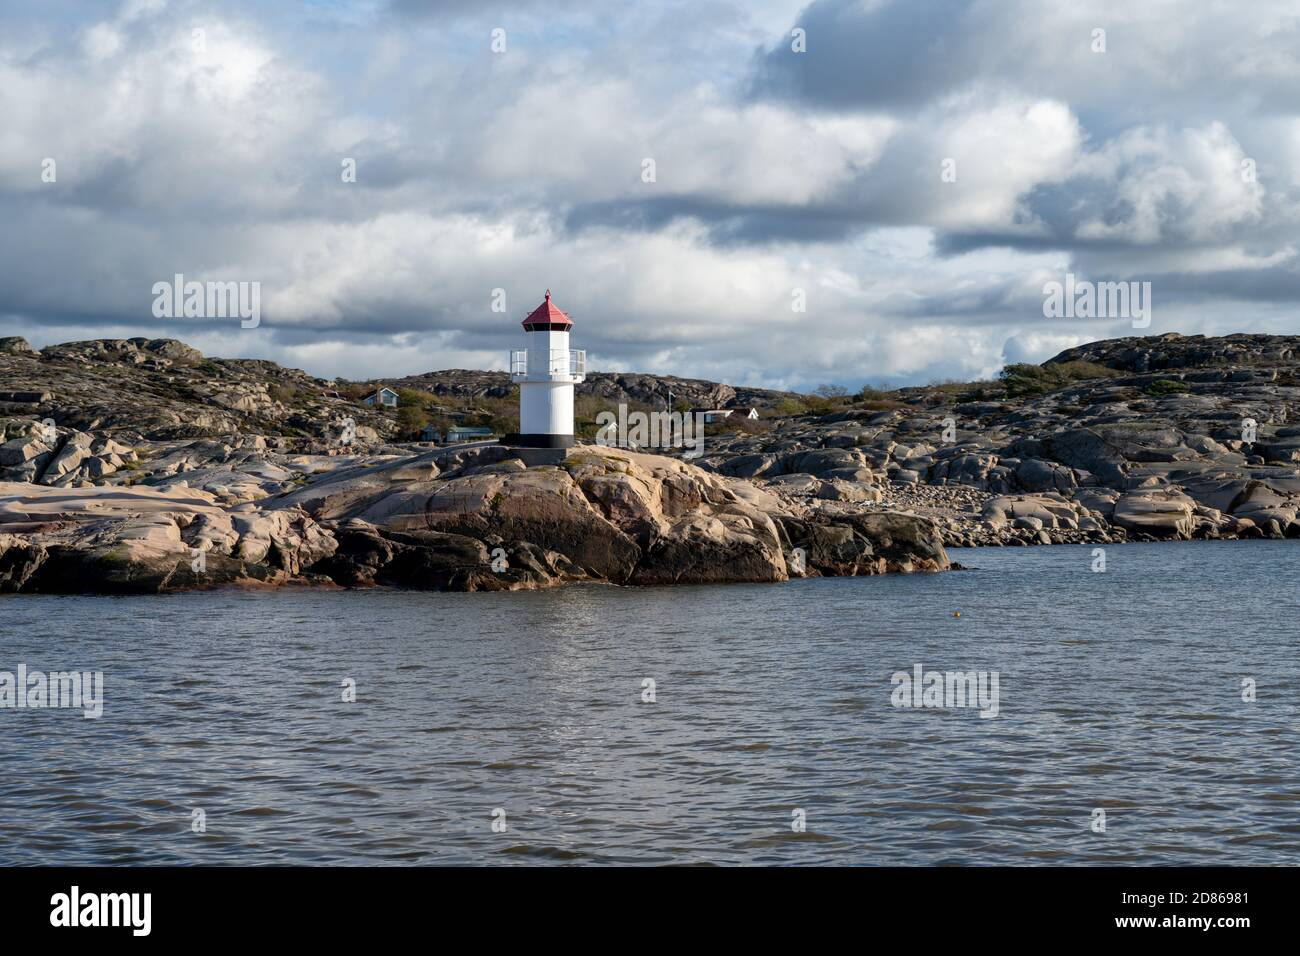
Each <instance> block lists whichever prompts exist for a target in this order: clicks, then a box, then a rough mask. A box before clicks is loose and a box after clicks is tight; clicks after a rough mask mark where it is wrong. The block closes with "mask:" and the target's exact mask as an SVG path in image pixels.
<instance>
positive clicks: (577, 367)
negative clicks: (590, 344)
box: [510, 349, 587, 378]
mask: <svg viewBox="0 0 1300 956" xmlns="http://www.w3.org/2000/svg"><path fill="white" fill-rule="evenodd" d="M549 351H550V355H548V356H547V358H546V360H545V367H543V368H540V369H530V368H529V367H528V349H511V350H510V374H511V375H513V376H524V375H527V374H528V373H529V372H530V371H532V372H536V373H538V374H543V375H573V376H575V377H579V378H583V377H586V374H587V353H586V351H585V350H583V349H550V350H549Z"/></svg>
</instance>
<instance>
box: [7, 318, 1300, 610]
mask: <svg viewBox="0 0 1300 956" xmlns="http://www.w3.org/2000/svg"><path fill="white" fill-rule="evenodd" d="M1297 354H1300V339H1296V338H1293V337H1283V336H1229V337H1227V338H1223V339H1203V338H1201V337H1196V336H1192V337H1182V336H1176V335H1166V336H1160V337H1153V338H1142V339H1120V340H1113V341H1110V342H1099V343H1092V344H1090V345H1088V346H1084V347H1081V348H1080V349H1075V350H1071V351H1070V352H1066V353H1063V354H1062V355H1061V356H1057V357H1056V358H1055V359H1053V360H1051V361H1050V362H1047V363H1044V364H1043V365H1042V366H1012V367H1009V368H1008V369H1007V370H1005V371H1004V373H1003V375H1002V376H1001V377H1000V378H999V380H998V381H996V382H977V383H966V384H951V385H948V384H944V385H935V386H927V387H921V388H911V389H898V390H895V391H892V392H888V393H883V392H879V393H878V392H871V391H870V390H865V391H864V393H863V394H862V395H860V396H857V397H842V396H841V397H839V398H837V400H835V401H833V402H824V403H822V406H821V407H816V408H810V409H798V408H796V409H794V410H792V411H791V412H790V413H788V414H779V415H773V416H772V417H770V418H769V419H768V420H765V421H763V422H761V423H759V425H757V426H755V427H752V428H751V427H749V426H746V427H743V428H735V429H732V430H730V431H725V430H715V431H711V432H710V433H709V435H708V436H707V441H706V448H705V452H706V453H705V455H704V457H702V458H700V459H696V460H693V461H689V462H688V461H684V460H682V459H681V458H680V457H674V456H673V455H671V454H670V455H660V454H644V453H641V452H638V451H629V450H625V449H616V448H604V447H600V446H596V445H580V446H578V447H576V448H574V449H571V450H570V451H569V452H568V453H566V454H565V455H564V456H562V457H560V458H557V459H556V460H554V461H552V462H546V463H540V462H538V461H537V460H531V461H526V460H525V457H527V456H524V455H523V454H522V453H520V452H516V451H513V450H511V449H508V448H505V447H503V446H500V445H480V446H474V447H464V448H460V449H450V450H448V449H439V448H434V447H432V446H429V445H426V444H421V443H411V442H401V441H397V440H396V436H397V433H398V430H399V429H398V423H397V422H396V421H395V419H394V418H392V417H391V416H388V417H386V415H385V413H384V412H383V411H382V410H378V411H376V410H372V409H362V407H361V406H357V405H355V403H352V402H348V401H346V400H344V399H342V398H340V397H339V395H338V393H337V391H336V390H335V389H334V388H333V385H334V383H332V382H326V381H324V380H320V379H313V378H312V377H310V376H308V375H306V374H305V373H302V372H297V371H295V370H286V369H281V368H279V367H278V366H275V365H273V364H272V363H265V362H238V361H228V360H209V359H206V358H204V357H203V356H201V355H199V354H198V353H197V352H195V351H194V350H193V349H190V348H189V347H188V346H185V345H183V344H182V343H178V342H171V341H159V340H127V341H124V342H123V341H117V340H113V341H105V342H96V343H71V344H68V345H61V346H52V347H51V348H49V349H46V350H42V351H41V352H37V351H35V350H33V349H31V348H30V347H29V346H27V345H26V343H25V342H22V340H14V339H4V340H0V382H3V384H4V390H3V391H0V592H23V593H76V592H101V593H157V592H167V591H179V590H187V589H193V588H210V587H220V586H232V585H233V586H249V587H265V586H282V585H286V584H306V585H312V586H326V587H401V588H424V589H437V590H463V591H474V590H501V589H521V588H539V587H551V586H556V585H560V584H565V583H569V582H579V581H589V582H607V583H611V584H619V585H665V584H685V583H721V582H738V581H754V582H775V581H784V580H788V579H790V578H792V577H801V576H816V575H828V576H831V575H859V574H878V573H892V572H909V571H933V570H943V569H946V568H948V567H950V566H951V564H950V562H949V559H948V556H947V553H946V551H945V548H946V547H990V546H1025V545H1040V544H1060V543H1081V544H1082V543H1097V544H1108V543H1116V542H1123V541H1155V540H1195V539H1250V538H1294V537H1300V521H1298V520H1297V514H1298V513H1300V427H1298V426H1293V425H1289V424H1287V423H1288V421H1289V420H1291V412H1292V409H1293V408H1294V407H1297V404H1298V403H1300V380H1297V378H1296V376H1295V373H1296V365H1297V361H1296V358H1295V356H1296V355H1297ZM438 374H440V373H431V375H430V376H424V378H425V379H428V380H430V381H431V380H433V379H435V378H436V377H437V375H438ZM484 374H485V375H487V374H489V373H484ZM624 378H626V379H627V381H625V382H623V384H618V382H619V381H621V380H616V379H611V380H610V381H609V382H608V383H606V385H604V386H602V387H604V388H625V387H632V382H633V377H624ZM634 378H635V387H636V388H639V389H643V390H646V394H651V393H652V391H653V385H652V384H647V383H646V382H644V381H642V379H643V378H645V377H634ZM430 387H433V386H430ZM151 389H152V390H153V391H150V390H151ZM750 394H752V395H757V394H758V393H757V392H756V391H755V390H751V392H750ZM773 394H774V395H775V394H777V393H773ZM782 400H783V401H787V400H788V396H787V397H786V398H784V399H782ZM810 404H811V402H810ZM354 410H359V411H357V415H356V418H355V420H354V421H353V422H352V427H350V428H348V429H346V431H347V432H348V434H347V435H346V437H345V436H344V431H345V429H344V424H345V422H346V419H347V418H349V417H352V416H351V413H352V412H353V411H354Z"/></svg>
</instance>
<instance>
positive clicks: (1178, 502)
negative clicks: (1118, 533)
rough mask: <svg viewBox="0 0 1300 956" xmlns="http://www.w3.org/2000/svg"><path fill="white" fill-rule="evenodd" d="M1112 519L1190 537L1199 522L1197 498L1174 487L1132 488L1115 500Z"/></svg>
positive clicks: (1150, 531) (1122, 524) (1158, 533)
mask: <svg viewBox="0 0 1300 956" xmlns="http://www.w3.org/2000/svg"><path fill="white" fill-rule="evenodd" d="M1111 521H1112V522H1113V523H1114V524H1116V525H1118V526H1119V527H1121V528H1124V529H1126V530H1128V531H1136V532H1141V533H1143V534H1149V535H1151V536H1153V537H1157V538H1189V537H1191V534H1192V529H1193V527H1194V526H1195V522H1194V520H1193V501H1192V499H1191V498H1188V497H1187V496H1186V495H1184V494H1182V493H1181V492H1177V491H1172V490H1169V491H1130V492H1128V493H1127V494H1125V495H1122V496H1121V497H1120V498H1119V500H1118V501H1116V502H1115V511H1114V514H1113V515H1112V517H1111Z"/></svg>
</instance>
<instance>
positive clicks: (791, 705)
mask: <svg viewBox="0 0 1300 956" xmlns="http://www.w3.org/2000/svg"><path fill="white" fill-rule="evenodd" d="M1297 554H1300V551H1297V545H1296V543H1295V542H1249V543H1247V542H1240V543H1235V542H1234V543H1193V544H1155V545H1127V546H1116V547H1110V548H1108V549H1107V559H1108V570H1107V572H1106V573H1105V574H1095V573H1092V572H1091V571H1090V565H1091V562H1092V558H1091V549H1090V548H1085V547H1065V546H1056V547H1051V548H1023V549H1022V548H1016V549H987V550H981V551H954V552H953V557H954V559H956V560H959V561H961V562H962V563H964V564H966V565H968V566H970V567H971V568H972V570H970V571H967V572H961V573H951V574H940V575H913V576H897V577H887V578H879V577H877V578H859V579H824V580H808V581H799V582H792V583H790V584H786V585H736V586H723V587H691V588H672V589H668V588H654V589H616V588H607V587H581V588H571V589H567V590H558V591H551V592H534V593H514V594H416V593H399V592H386V591H373V592H314V591H282V592H279V593H265V592H259V593H239V592H222V593H205V594H187V595H174V596H166V597H151V598H83V597H73V598H68V597H48V598H47V597H36V598H33V597H20V596H12V597H4V598H0V670H9V671H14V670H16V668H17V665H18V664H19V663H26V664H27V665H28V667H29V668H32V669H42V670H60V669H65V668H73V667H77V668H81V669H97V670H102V671H103V672H104V675H105V696H106V704H105V710H104V715H103V717H102V718H100V719H98V720H87V719H84V718H83V717H82V716H81V714H80V712H79V711H66V710H22V711H19V710H0V725H2V726H3V733H2V734H0V862H3V863H37V862H53V863H70V864H72V863H152V864H162V863H216V864H221V863H232V864H233V863H238V864H266V863H310V864H316V863H392V864H397V863H527V862H568V861H577V862H604V863H705V862H708V863H781V864H787V863H789V864H807V863H853V864H870V863H903V864H934V863H948V864H952V863H962V864H965V863H970V864H974V863H1054V862H1055V863H1129V862H1132V863H1142V864H1154V863H1193V864H1196V863H1206V864H1208V863H1244V864H1276V863H1300V774H1298V773H1297V767H1298V765H1300V756H1297V750H1296V731H1297V707H1296V701H1297V695H1298V694H1300V654H1297V645H1298V643H1300V642H1298V641H1297V605H1298V603H1300V602H1298V601H1297V585H1296V574H1295V572H1296V566H1297ZM958 610H959V611H960V612H961V616H960V617H956V616H954V612H955V611H958ZM918 663H919V664H922V665H924V666H925V667H927V668H936V669H939V670H986V671H998V672H999V689H1000V713H999V715H998V716H997V717H996V718H994V719H981V718H980V716H979V714H978V712H977V711H975V710H969V709H967V710H914V709H899V708H895V707H893V706H891V704H890V694H891V690H892V686H891V683H890V675H891V674H893V673H894V672H895V671H899V670H911V669H912V667H913V665H915V664H918ZM1245 677H1250V678H1253V679H1254V680H1255V681H1256V682H1257V685H1258V700H1257V701H1256V702H1254V703H1246V702H1243V700H1242V691H1241V684H1242V679H1243V678H1245ZM346 678H352V679H354V680H355V681H356V686H357V700H356V702H355V703H345V702H344V701H343V700H342V688H341V683H342V682H343V681H344V680H345V679H346ZM646 678H651V679H653V680H654V681H655V695H656V698H657V699H656V700H655V702H654V703H643V702H642V700H641V697H642V692H643V691H642V687H643V681H644V680H645V679H646ZM196 808H197V809H201V810H202V811H203V812H204V814H205V817H206V832H205V833H202V834H196V833H194V832H192V829H191V821H192V819H193V817H192V815H193V812H194V810H195V809H196ZM496 808H501V809H503V810H504V811H505V820H506V823H507V826H508V829H507V830H506V831H505V832H503V833H496V832H493V829H492V821H493V817H492V813H493V811H494V810H495V809H496ZM796 808H799V809H802V810H803V811H804V812H805V813H806V817H807V832H805V833H795V832H792V830H791V826H790V823H791V819H792V816H791V814H792V811H793V810H794V809H796ZM1095 808H1102V809H1104V810H1105V813H1106V832H1105V833H1104V834H1102V833H1094V832H1092V831H1091V829H1090V823H1091V822H1092V819H1093V817H1092V812H1093V810H1094V809H1095Z"/></svg>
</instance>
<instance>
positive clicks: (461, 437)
mask: <svg viewBox="0 0 1300 956" xmlns="http://www.w3.org/2000/svg"><path fill="white" fill-rule="evenodd" d="M495 437H496V436H495V435H493V434H492V429H490V428H480V427H474V428H471V427H470V426H468V425H456V426H453V427H452V428H448V429H447V444H448V445H456V444H459V443H460V442H463V441H487V440H488V439H489V438H495Z"/></svg>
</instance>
